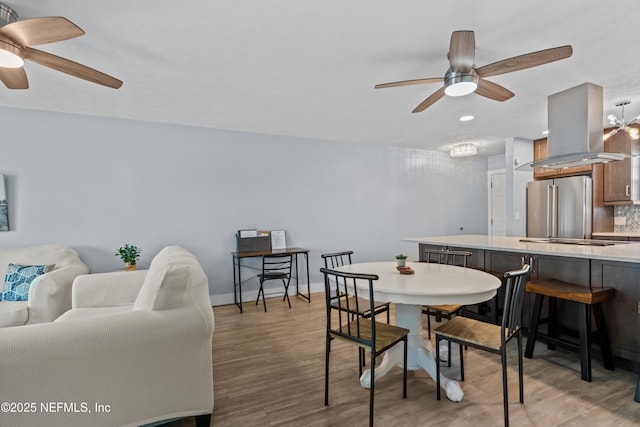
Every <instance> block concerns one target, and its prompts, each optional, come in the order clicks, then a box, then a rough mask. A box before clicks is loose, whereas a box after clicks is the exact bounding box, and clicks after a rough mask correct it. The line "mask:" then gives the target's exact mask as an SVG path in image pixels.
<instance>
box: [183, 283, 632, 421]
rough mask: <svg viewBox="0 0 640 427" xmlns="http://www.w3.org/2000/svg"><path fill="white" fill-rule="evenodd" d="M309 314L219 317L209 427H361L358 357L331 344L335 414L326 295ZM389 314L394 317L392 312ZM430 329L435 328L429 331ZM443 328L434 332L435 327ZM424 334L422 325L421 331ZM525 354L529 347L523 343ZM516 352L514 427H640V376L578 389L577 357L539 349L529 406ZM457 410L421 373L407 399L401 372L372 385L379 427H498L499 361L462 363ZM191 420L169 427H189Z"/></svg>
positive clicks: (512, 355) (270, 305) (613, 375)
mask: <svg viewBox="0 0 640 427" xmlns="http://www.w3.org/2000/svg"><path fill="white" fill-rule="evenodd" d="M311 300H312V303H311V304H309V303H307V302H306V301H305V300H303V299H302V298H299V297H292V298H291V304H292V308H291V309H289V308H288V307H287V304H286V302H282V301H281V300H280V299H279V298H270V299H268V300H267V309H268V312H266V313H265V312H264V311H263V308H262V304H260V305H258V306H255V305H254V303H253V302H248V303H245V305H244V311H245V312H244V313H243V314H240V312H239V310H238V308H237V307H235V306H233V305H230V306H221V307H214V314H215V322H216V324H215V331H214V335H213V376H214V395H215V409H214V412H213V416H212V421H211V425H213V426H215V427H239V426H242V427H247V426H291V427H298V426H327V427H329V426H365V425H367V423H368V406H369V394H368V393H369V391H368V390H365V389H363V388H362V387H360V384H359V381H358V356H357V350H356V348H355V347H353V346H351V345H348V344H344V343H341V342H338V341H334V342H333V351H332V352H331V368H330V378H329V381H330V390H329V403H330V405H329V406H326V407H325V406H324V400H323V399H324V345H325V339H324V334H325V306H324V296H323V294H313V295H312V298H311ZM392 313H393V311H392ZM433 325H434V323H433V322H432V326H433ZM435 325H436V326H437V323H436V324H435ZM424 326H425V329H426V320H425V323H424ZM525 343H526V341H525ZM523 344H524V343H523ZM516 356H517V351H516V347H515V342H512V343H510V347H509V366H510V369H509V397H510V405H509V412H510V421H511V425H513V426H543V427H551V426H580V427H587V426H612V427H613V426H615V427H622V426H632V425H640V403H636V402H634V401H633V397H634V394H635V389H636V382H637V378H638V377H637V375H636V374H634V373H632V372H629V371H625V370H622V369H619V368H617V369H616V370H615V372H610V371H607V370H605V369H604V368H603V367H602V363H601V362H600V361H598V360H594V361H593V381H592V382H591V383H587V382H584V381H582V380H581V379H580V365H579V359H578V356H577V354H573V353H569V352H564V351H561V350H560V351H549V350H547V349H546V346H545V345H544V344H540V343H539V344H538V345H536V353H535V354H534V358H533V359H524V375H525V378H524V390H525V403H524V404H523V405H521V404H520V403H519V402H518V377H517V357H516ZM461 387H462V389H463V391H464V393H465V396H464V399H463V400H462V401H461V402H452V401H450V400H448V399H446V397H445V395H444V394H443V400H440V401H438V400H436V396H435V382H434V381H433V380H431V378H430V377H429V376H428V375H427V374H426V373H425V372H424V371H422V370H420V371H409V374H408V384H407V399H406V400H403V399H402V369H401V368H394V369H392V370H391V371H390V372H389V374H387V375H386V376H385V377H382V378H380V379H379V380H378V381H376V390H375V391H376V395H375V424H376V425H379V426H385V427H386V426H446V425H454V426H469V427H480V426H500V425H502V423H503V412H502V411H503V409H502V408H503V407H502V380H501V374H500V358H499V356H497V355H492V354H489V353H486V352H483V351H480V350H475V349H472V348H469V349H468V350H467V351H466V353H465V381H464V382H462V383H461ZM193 425H194V421H193V418H189V419H185V420H181V421H176V422H174V423H171V424H170V426H172V427H186V426H193Z"/></svg>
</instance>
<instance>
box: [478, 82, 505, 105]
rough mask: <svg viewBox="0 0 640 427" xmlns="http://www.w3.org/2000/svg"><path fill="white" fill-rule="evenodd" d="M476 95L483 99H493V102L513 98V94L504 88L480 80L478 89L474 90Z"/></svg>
mask: <svg viewBox="0 0 640 427" xmlns="http://www.w3.org/2000/svg"><path fill="white" fill-rule="evenodd" d="M476 93H477V94H478V95H482V96H484V97H485V98H489V99H493V100H494V101H500V102H502V101H506V100H507V99H509V98H512V97H513V96H514V93H513V92H511V91H510V90H509V89H507V88H506V87H503V86H500V85H499V84H496V83H494V82H490V81H489V80H485V79H480V81H478V88H477V89H476Z"/></svg>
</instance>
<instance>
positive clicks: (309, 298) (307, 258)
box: [296, 253, 311, 304]
mask: <svg viewBox="0 0 640 427" xmlns="http://www.w3.org/2000/svg"><path fill="white" fill-rule="evenodd" d="M304 259H305V261H306V264H307V295H305V294H301V293H300V289H298V281H299V278H298V254H296V295H299V296H301V297H302V298H304V299H306V300H307V301H309V304H311V285H309V255H308V254H306V253H305V254H304Z"/></svg>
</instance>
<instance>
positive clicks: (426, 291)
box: [335, 262, 501, 402]
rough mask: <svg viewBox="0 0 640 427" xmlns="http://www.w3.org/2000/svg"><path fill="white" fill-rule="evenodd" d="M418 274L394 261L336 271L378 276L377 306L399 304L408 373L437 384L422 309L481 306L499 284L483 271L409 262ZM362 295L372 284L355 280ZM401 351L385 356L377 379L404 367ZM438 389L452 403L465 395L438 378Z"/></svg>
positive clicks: (366, 382)
mask: <svg viewBox="0 0 640 427" xmlns="http://www.w3.org/2000/svg"><path fill="white" fill-rule="evenodd" d="M407 265H408V266H409V267H411V268H412V269H413V270H414V272H415V273H414V274H400V273H399V272H398V270H397V269H396V263H395V262H367V263H358V264H350V265H344V266H342V267H338V268H336V269H335V270H338V271H344V272H349V273H365V274H375V275H377V276H378V278H379V279H378V280H376V281H374V282H373V289H374V298H375V300H376V301H389V302H392V303H394V304H395V309H396V310H395V319H396V325H397V326H402V327H403V328H407V329H409V331H410V333H409V337H408V354H407V369H409V370H417V369H424V370H425V371H427V373H428V374H429V375H430V376H431V378H433V379H434V380H435V378H436V362H435V359H434V357H433V347H432V345H431V343H430V342H429V340H427V339H425V338H424V336H423V334H422V306H423V305H442V304H463V305H466V304H477V303H480V302H484V301H488V300H490V299H491V298H493V297H494V296H495V295H496V292H497V290H498V288H500V285H501V281H500V279H498V278H497V277H495V276H493V275H491V274H489V273H485V272H484V271H480V270H474V269H471V268H464V267H457V266H453V265H444V264H436V263H426V262H408V263H407ZM356 287H357V288H358V294H359V296H367V297H368V295H369V285H368V281H356ZM403 359H404V358H403V346H402V344H398V345H396V346H394V347H393V348H391V349H389V350H387V352H385V355H384V358H383V360H382V362H381V363H380V365H379V366H378V367H377V368H376V378H380V377H381V376H383V375H385V374H386V373H387V372H388V371H389V370H390V369H391V368H392V367H393V366H396V365H399V366H402V363H403ZM360 384H361V385H362V386H363V387H365V388H369V387H370V385H371V372H370V371H369V370H366V371H364V372H363V373H362V376H361V377H360ZM440 384H441V385H442V388H443V389H444V391H445V392H446V394H447V397H448V398H449V399H450V400H453V401H456V402H458V401H460V400H462V397H463V396H464V393H463V392H462V389H461V388H460V384H458V382H457V381H455V380H452V379H450V378H447V377H446V376H444V375H443V374H442V372H441V373H440Z"/></svg>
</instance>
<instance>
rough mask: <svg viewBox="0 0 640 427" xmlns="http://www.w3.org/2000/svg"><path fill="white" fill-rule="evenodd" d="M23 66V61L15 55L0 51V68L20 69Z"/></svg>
mask: <svg viewBox="0 0 640 427" xmlns="http://www.w3.org/2000/svg"><path fill="white" fill-rule="evenodd" d="M23 65H24V59H22V57H20V56H19V55H16V54H15V53H11V52H7V51H6V50H2V49H0V67H2V68H20V67H22V66H23Z"/></svg>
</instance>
